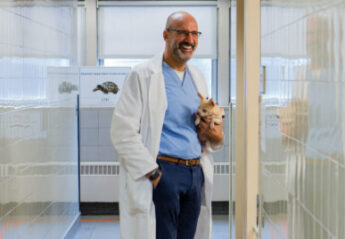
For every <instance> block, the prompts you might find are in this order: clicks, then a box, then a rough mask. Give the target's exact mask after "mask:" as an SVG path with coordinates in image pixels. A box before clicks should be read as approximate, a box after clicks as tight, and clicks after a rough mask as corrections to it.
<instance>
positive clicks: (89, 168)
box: [80, 162, 230, 176]
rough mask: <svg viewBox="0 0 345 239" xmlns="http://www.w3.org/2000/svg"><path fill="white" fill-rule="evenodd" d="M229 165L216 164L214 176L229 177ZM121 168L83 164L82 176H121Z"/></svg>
mask: <svg viewBox="0 0 345 239" xmlns="http://www.w3.org/2000/svg"><path fill="white" fill-rule="evenodd" d="M229 169H230V167H229V163H215V164H214V174H216V175H228V174H229V172H230V170H229ZM119 172H120V166H119V163H118V162H82V163H81V164H80V175H84V176H86V175H89V176H92V175H94V176H106V175H109V176H114V175H119Z"/></svg>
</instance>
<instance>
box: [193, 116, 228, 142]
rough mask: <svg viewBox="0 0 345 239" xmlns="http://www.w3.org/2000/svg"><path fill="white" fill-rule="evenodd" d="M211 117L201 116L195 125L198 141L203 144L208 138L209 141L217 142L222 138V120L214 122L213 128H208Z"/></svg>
mask: <svg viewBox="0 0 345 239" xmlns="http://www.w3.org/2000/svg"><path fill="white" fill-rule="evenodd" d="M210 124H211V119H209V118H201V120H200V124H199V125H198V126H197V133H198V138H199V140H200V143H201V144H202V145H205V143H206V141H207V140H209V141H210V142H211V143H219V142H221V141H222V140H223V139H224V134H223V122H221V123H220V124H214V127H213V129H211V128H210Z"/></svg>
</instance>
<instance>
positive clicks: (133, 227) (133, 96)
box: [111, 54, 222, 239]
mask: <svg viewBox="0 0 345 239" xmlns="http://www.w3.org/2000/svg"><path fill="white" fill-rule="evenodd" d="M162 58H163V57H162V54H160V55H158V56H156V57H155V58H153V59H152V60H151V61H149V62H146V63H144V64H140V65H138V66H136V67H134V68H133V70H132V71H131V72H130V73H129V74H128V76H127V79H126V81H125V83H124V86H123V89H122V93H121V96H120V99H119V101H118V103H117V106H116V108H115V110H114V114H113V119H112V125H111V138H112V142H113V144H114V147H115V149H116V151H117V153H118V155H119V157H120V233H121V239H155V238H156V236H155V233H156V223H155V207H154V204H153V201H152V190H153V188H152V184H151V182H150V181H149V180H148V179H147V178H146V177H145V174H146V173H148V172H150V171H152V170H153V169H155V168H157V167H158V165H157V163H156V156H157V154H158V151H159V145H160V136H161V131H162V127H163V121H164V116H165V111H166V109H167V99H166V94H165V85H164V78H163V73H162ZM188 67H189V70H190V73H191V75H192V77H193V80H194V82H195V85H196V87H197V90H198V92H200V93H201V94H203V95H204V96H206V95H207V87H206V82H205V80H204V77H203V76H202V74H201V73H200V72H199V71H198V70H197V69H196V68H194V67H193V66H188ZM221 146H222V143H220V144H217V145H213V148H214V149H217V148H220V147H221ZM201 166H202V169H203V172H204V178H205V183H204V188H203V195H202V205H201V212H200V216H199V220H198V226H197V233H196V236H195V238H196V239H210V238H211V226H212V223H211V196H212V182H213V158H212V156H211V155H210V154H209V153H206V154H204V155H203V156H202V158H201Z"/></svg>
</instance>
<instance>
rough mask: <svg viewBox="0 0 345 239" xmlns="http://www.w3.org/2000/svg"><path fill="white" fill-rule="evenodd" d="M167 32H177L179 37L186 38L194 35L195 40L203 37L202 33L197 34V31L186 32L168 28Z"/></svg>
mask: <svg viewBox="0 0 345 239" xmlns="http://www.w3.org/2000/svg"><path fill="white" fill-rule="evenodd" d="M167 31H169V32H176V33H177V34H178V35H179V36H182V35H183V36H184V37H188V36H189V34H192V37H194V38H198V37H200V36H201V34H202V33H201V32H197V31H191V32H190V31H186V30H181V29H174V28H167Z"/></svg>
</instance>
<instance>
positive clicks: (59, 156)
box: [0, 1, 79, 239]
mask: <svg viewBox="0 0 345 239" xmlns="http://www.w3.org/2000/svg"><path fill="white" fill-rule="evenodd" d="M76 3H77V1H64V3H63V5H59V4H58V3H57V1H54V2H45V3H44V4H43V5H42V1H1V3H0V238H2V239H10V238H35V239H40V238H42V239H43V238H47V237H49V238H62V237H63V236H64V235H65V233H66V232H67V230H68V229H69V227H70V226H71V225H72V223H73V221H74V220H75V219H76V217H77V216H78V215H79V202H78V152H77V148H78V141H77V118H76V106H77V100H76V99H77V98H76V95H77V91H78V74H77V73H78V71H77V70H76V68H74V65H73V64H74V62H76V56H75V55H74V52H75V50H76V38H75V35H74V34H75V32H76V31H75V29H76V23H77V22H76V19H77V18H76V16H75V9H76ZM47 235H49V236H47Z"/></svg>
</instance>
